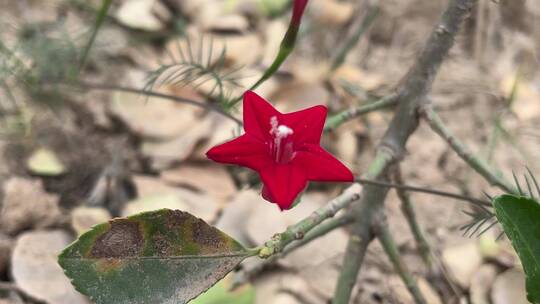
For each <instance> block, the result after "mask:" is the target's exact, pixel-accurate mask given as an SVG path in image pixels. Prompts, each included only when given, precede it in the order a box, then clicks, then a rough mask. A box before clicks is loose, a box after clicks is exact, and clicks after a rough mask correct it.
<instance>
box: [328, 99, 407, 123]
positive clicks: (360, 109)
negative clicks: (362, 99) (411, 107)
mask: <svg viewBox="0 0 540 304" xmlns="http://www.w3.org/2000/svg"><path fill="white" fill-rule="evenodd" d="M397 101H398V99H397V94H390V95H388V96H385V97H383V98H381V99H379V100H376V101H373V102H370V103H368V104H364V105H361V106H357V107H354V108H351V109H348V110H344V111H342V112H340V113H337V114H334V115H332V116H331V117H329V118H328V119H327V120H326V124H325V126H324V131H326V132H327V131H331V130H334V129H335V128H337V127H339V126H340V125H342V124H343V123H345V122H347V121H349V120H351V119H353V118H356V117H358V116H360V115H364V114H367V113H369V112H373V111H377V110H380V109H384V108H389V107H391V106H393V105H396V104H397Z"/></svg>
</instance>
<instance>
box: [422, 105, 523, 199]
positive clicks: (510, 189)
mask: <svg viewBox="0 0 540 304" xmlns="http://www.w3.org/2000/svg"><path fill="white" fill-rule="evenodd" d="M420 113H421V114H422V117H423V118H424V120H425V121H426V122H427V123H428V124H429V126H430V127H431V129H432V130H433V131H435V133H437V134H438V135H439V136H440V137H441V138H442V139H444V141H446V142H447V143H448V145H449V146H450V147H451V148H452V149H453V150H454V151H455V152H456V153H457V154H458V155H459V157H461V159H463V160H464V161H465V162H466V163H467V164H469V166H471V168H473V169H474V170H475V171H476V172H478V173H479V174H480V175H482V176H483V177H484V178H485V179H486V180H487V181H488V182H489V183H490V184H491V185H493V186H497V187H499V188H500V189H502V190H503V191H505V192H507V193H512V194H517V195H519V193H518V191H517V189H516V188H515V187H514V186H512V184H511V183H509V182H508V181H506V180H505V179H504V177H502V176H501V175H498V174H496V173H495V171H494V170H493V169H492V168H491V167H490V166H489V165H488V164H487V163H486V162H485V161H483V160H482V159H480V158H478V157H476V156H475V155H474V154H473V153H472V152H471V150H470V149H469V148H468V147H467V146H465V144H464V143H463V142H462V141H461V140H459V139H458V138H457V137H455V136H454V134H452V132H451V131H450V130H449V129H448V127H446V125H445V124H444V122H443V121H442V119H441V118H440V117H439V115H438V114H437V113H436V112H435V111H434V110H433V108H432V107H431V106H430V105H425V106H423V107H422V108H421V109H420Z"/></svg>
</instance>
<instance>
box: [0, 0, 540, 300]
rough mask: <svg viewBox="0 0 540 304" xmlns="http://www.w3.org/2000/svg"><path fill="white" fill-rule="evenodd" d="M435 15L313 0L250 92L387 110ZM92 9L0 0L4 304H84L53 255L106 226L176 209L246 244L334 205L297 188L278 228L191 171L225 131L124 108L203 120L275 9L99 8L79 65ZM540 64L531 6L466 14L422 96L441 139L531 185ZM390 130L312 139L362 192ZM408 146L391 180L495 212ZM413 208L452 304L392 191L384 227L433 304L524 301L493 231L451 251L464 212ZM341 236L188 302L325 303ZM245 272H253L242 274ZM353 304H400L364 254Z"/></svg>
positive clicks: (539, 10) (476, 233) (403, 292)
mask: <svg viewBox="0 0 540 304" xmlns="http://www.w3.org/2000/svg"><path fill="white" fill-rule="evenodd" d="M446 5H447V1H446V0H445V1H443V0H433V1H421V0H402V1H368V0H365V1H364V0H358V1H352V0H350V1H347V0H311V1H309V4H308V6H307V9H306V15H305V16H304V19H303V21H302V25H301V28H300V33H299V36H298V41H297V44H296V48H295V50H294V52H293V53H292V55H291V56H290V57H289V58H288V59H287V61H286V62H285V63H284V65H283V66H282V67H281V68H280V70H279V72H278V73H276V74H275V75H274V76H273V77H272V78H271V79H270V80H268V81H266V82H265V83H264V84H263V85H262V86H260V87H259V88H258V89H257V90H256V91H257V92H258V93H259V94H260V95H262V96H263V97H265V98H266V99H267V100H269V101H271V102H272V103H273V104H274V105H276V106H277V108H278V109H280V110H281V111H285V112H290V111H294V110H298V109H302V108H306V107H309V106H314V105H319V104H324V105H326V106H327V107H328V108H329V112H330V113H335V112H338V111H340V110H344V109H347V108H349V107H352V106H357V105H361V104H365V103H367V102H370V101H372V100H374V99H376V98H378V97H381V96H385V95H387V94H390V93H392V92H393V89H394V88H395V87H396V85H397V84H398V83H399V81H400V80H401V79H402V77H403V76H404V75H405V74H406V72H407V71H408V69H409V67H410V66H411V64H412V63H413V60H414V59H415V58H416V55H417V54H418V53H419V51H420V50H421V48H422V46H423V44H424V43H425V40H426V38H427V37H428V35H429V33H430V31H431V29H432V26H433V25H434V24H435V22H437V20H438V19H439V17H440V15H441V13H442V11H443V10H444V8H445V7H446ZM101 6H102V1H99V0H91V1H90V0H88V1H84V0H47V1H38V0H19V1H9V0H0V136H1V137H0V303H2V304H8V303H9V304H20V303H51V304H57V303H58V304H64V303H66V304H79V303H89V302H88V300H87V299H85V297H84V296H82V295H80V294H78V293H77V292H76V291H75V290H74V289H73V287H72V286H71V284H70V283H69V280H68V279H67V278H66V277H65V276H64V274H63V272H62V270H61V269H60V267H59V266H58V265H57V264H56V255H57V254H58V252H59V251H60V250H61V249H62V248H64V247H65V246H66V245H67V244H69V243H70V242H71V241H73V240H74V239H75V238H76V236H77V235H78V234H81V233H82V232H84V231H86V230H87V229H88V228H90V227H91V226H93V225H95V224H97V223H101V222H104V221H107V220H108V219H110V218H112V217H114V216H126V215H130V214H134V213H138V212H141V211H146V210H154V209H160V208H171V209H180V210H184V211H188V212H190V213H192V214H194V215H196V216H198V217H200V218H202V219H204V220H205V221H207V222H209V223H211V224H214V225H217V227H219V228H220V229H222V230H223V231H225V232H226V233H228V234H230V235H231V236H233V237H235V238H236V239H237V240H239V241H241V242H242V243H244V244H245V245H248V246H255V245H260V244H262V243H264V242H265V241H266V240H268V239H269V238H270V237H271V236H272V235H273V234H274V233H276V232H280V231H283V230H284V229H285V228H286V227H287V226H288V225H290V224H293V223H296V222H297V221H299V220H300V219H302V218H303V217H305V216H307V215H309V214H310V213H311V212H312V211H313V210H315V209H316V208H318V207H320V206H322V205H323V204H325V203H326V202H328V201H329V200H330V199H332V198H333V197H335V196H337V195H338V194H339V193H340V191H342V190H343V189H344V187H345V186H344V185H332V184H330V185H329V184H317V183H312V184H311V186H310V187H309V188H308V190H307V191H306V193H305V194H304V195H303V197H302V203H301V204H299V205H298V206H297V207H296V208H294V209H292V210H290V211H287V212H280V211H279V209H278V208H277V206H275V205H273V204H270V203H268V202H266V201H264V200H263V199H262V198H261V197H260V194H259V192H260V186H259V184H258V178H257V176H256V174H254V173H252V172H251V171H249V170H247V169H242V168H236V167H228V166H223V165H219V164H215V163H213V162H211V161H209V160H208V159H206V157H205V155H204V153H205V152H206V151H207V150H208V148H209V147H212V146H214V145H216V144H218V143H222V142H224V141H226V140H228V139H231V138H232V137H234V136H236V135H238V134H240V133H241V130H240V129H239V128H238V127H237V125H236V123H235V122H234V121H232V120H230V119H228V118H227V117H225V116H223V115H220V114H219V113H216V112H215V111H209V110H208V108H200V107H194V106H192V105H189V104H185V103H178V102H175V101H173V100H170V99H163V98H158V97H152V96H150V97H148V96H146V97H145V96H144V95H143V94H139V93H140V92H139V93H138V92H137V91H143V90H147V91H148V90H152V91H154V92H160V93H163V94H168V95H173V96H177V97H181V98H187V99H191V100H197V101H201V102H203V103H204V104H207V105H212V106H218V107H219V106H220V105H221V102H222V101H223V100H224V99H227V98H229V99H230V98H231V97H235V96H238V95H240V94H241V93H242V92H243V91H244V90H245V89H246V88H247V87H249V86H250V85H251V84H253V83H254V82H255V81H256V80H257V79H258V78H259V77H260V75H261V74H262V73H263V72H264V70H265V69H266V68H267V67H268V66H269V65H270V64H271V63H272V61H273V59H274V58H275V56H276V54H277V52H278V50H279V45H280V42H281V39H282V37H283V35H284V33H285V31H286V29H287V26H288V23H289V19H290V8H291V3H290V1H287V0H220V1H218V0H115V1H112V5H111V7H110V9H109V10H108V11H107V12H106V16H105V17H104V22H103V24H102V25H101V26H100V28H99V31H98V32H97V36H96V37H95V40H94V41H93V43H92V44H91V48H90V49H89V52H88V55H85V52H86V50H88V48H87V45H88V41H89V40H90V37H91V35H92V32H93V29H94V28H95V24H96V16H98V15H99V13H100V8H101ZM374 8H375V9H378V14H377V15H376V17H375V19H374V22H373V23H371V24H370V26H369V28H367V30H366V32H365V33H364V34H363V35H362V36H361V38H360V40H359V41H358V43H357V44H356V45H354V47H353V48H352V50H350V51H349V52H348V53H347V56H346V58H345V61H344V62H343V63H342V64H340V65H337V67H336V66H333V65H334V63H335V62H336V56H337V50H338V49H339V48H341V47H342V46H343V45H344V44H346V43H347V41H348V39H349V38H348V37H350V36H351V30H352V29H354V28H356V27H357V26H358V24H359V22H362V21H363V20H365V19H366V16H369V14H371V13H372V12H373V10H374ZM539 52H540V6H539V5H538V3H537V2H536V1H534V0H529V1H526V0H499V1H490V0H479V1H478V5H477V6H476V7H475V8H474V10H473V13H472V15H471V16H470V18H469V19H467V20H466V24H465V26H464V27H463V30H462V32H461V34H460V35H459V37H458V39H457V42H456V45H455V47H454V48H453V49H452V51H451V53H450V56H449V58H448V59H447V60H446V61H445V63H444V65H443V67H442V70H441V72H440V73H439V75H438V77H437V80H436V82H435V85H434V87H433V91H432V94H431V95H430V96H431V99H432V102H433V104H434V106H435V108H436V109H437V110H438V112H439V113H440V114H441V116H442V118H443V119H444V121H445V122H446V123H447V125H448V126H449V128H450V129H451V130H452V132H454V134H455V135H456V136H457V137H458V138H460V139H461V140H463V141H464V142H465V143H466V144H467V145H469V146H470V147H471V148H472V149H473V151H474V152H475V153H476V154H477V155H478V156H480V157H482V158H483V159H485V160H486V161H487V162H489V163H490V164H492V165H493V166H494V167H496V168H497V169H498V170H499V171H500V173H501V174H504V175H505V176H507V177H508V176H510V177H511V174H512V171H515V172H516V175H518V176H521V175H522V174H524V173H525V172H526V167H528V168H529V169H530V170H531V171H532V172H533V173H535V174H536V175H537V176H540V69H539V67H540V64H539V63H540V53H539ZM332 67H335V68H334V69H332ZM130 89H133V90H134V92H129V91H130ZM232 114H233V115H234V116H236V117H241V113H240V112H239V111H235V110H233V111H232ZM391 115H392V111H391V109H390V110H381V111H377V112H372V113H369V114H367V115H364V116H362V117H359V118H357V119H355V120H352V121H350V122H347V123H345V124H343V125H341V126H340V127H338V128H336V129H335V130H333V131H331V132H328V133H326V134H325V136H324V137H323V145H324V147H325V148H326V149H328V150H329V151H331V152H333V153H334V154H335V155H336V156H337V157H338V158H339V159H340V160H342V161H343V162H344V163H345V164H347V165H348V166H349V167H350V168H352V169H353V171H354V173H355V174H358V175H360V174H362V173H363V172H364V170H365V169H366V166H367V165H368V164H369V162H370V161H371V159H372V157H373V155H374V149H375V147H376V145H377V143H378V141H379V139H380V138H381V136H382V133H383V132H384V131H385V129H386V127H387V124H388V122H389V121H390V119H391ZM407 148H408V154H407V156H406V158H405V160H404V162H403V163H402V168H401V169H402V172H403V180H404V182H405V183H407V184H411V185H417V186H427V187H429V188H434V189H440V190H445V191H451V192H456V193H462V194H465V195H469V196H474V197H479V198H481V197H483V195H484V194H483V193H484V192H486V193H488V194H490V195H497V194H500V192H499V190H498V189H494V188H490V187H489V185H488V184H487V183H486V182H485V181H484V180H483V179H482V178H481V177H480V176H479V175H478V174H476V173H475V172H474V171H472V170H471V169H470V168H469V167H468V166H467V165H466V164H465V163H464V162H463V161H462V160H461V159H460V158H459V157H457V156H456V155H455V153H454V152H453V151H452V150H451V149H450V148H449V147H448V146H447V145H446V144H445V142H443V141H442V140H441V138H439V137H438V136H437V135H436V134H434V133H433V132H432V131H431V130H430V129H429V128H428V127H426V126H425V125H423V124H422V125H420V127H419V130H418V131H417V132H416V133H415V134H414V135H413V137H412V138H411V139H410V141H409V143H408V147H407ZM411 200H412V202H413V204H414V206H415V207H416V211H417V219H418V221H419V223H420V225H421V226H422V229H424V230H425V232H426V236H427V239H428V241H429V243H430V245H431V246H432V249H433V250H434V252H435V253H436V257H437V258H436V259H435V260H436V262H435V263H434V264H435V265H436V269H438V271H442V272H444V276H446V277H447V278H448V279H449V280H450V281H451V282H452V286H453V289H452V294H448V293H445V292H444V291H441V289H440V288H439V287H438V286H437V284H435V283H434V281H433V280H431V279H430V277H429V273H430V271H429V270H428V269H426V267H425V266H424V264H423V263H422V260H421V258H420V256H419V254H418V250H417V246H416V244H415V243H414V239H413V236H412V234H411V232H410V230H409V228H408V226H407V222H406V220H405V218H404V217H403V215H402V211H401V209H400V201H399V200H398V198H397V196H396V194H395V193H394V192H393V191H392V192H391V194H390V196H389V198H388V200H387V202H386V205H387V208H388V210H389V211H388V212H389V221H390V225H391V229H392V231H393V233H394V235H395V237H396V239H397V242H398V245H399V248H400V250H401V252H402V253H403V257H404V259H405V260H406V263H407V264H408V266H409V267H410V269H411V270H412V271H413V272H414V275H415V276H416V277H417V279H418V280H419V284H420V287H421V289H422V290H423V291H424V294H425V296H426V297H427V298H428V302H429V303H449V300H448V299H449V298H451V297H456V296H457V298H459V299H460V301H461V303H478V304H484V303H495V304H505V303H513V304H514V303H527V301H526V299H525V289H524V282H523V273H522V271H521V268H520V266H519V265H518V264H519V260H518V258H517V256H516V255H515V253H514V252H513V250H512V248H511V246H510V245H509V242H508V240H507V239H506V238H504V237H503V238H502V239H500V240H499V241H496V238H497V237H498V236H499V234H500V231H501V230H500V228H499V227H498V225H495V226H494V227H493V228H491V229H489V230H487V231H486V232H485V233H480V232H483V230H484V227H485V228H487V225H489V224H490V222H486V223H484V224H485V225H482V227H480V228H478V229H476V230H475V229H471V230H468V231H465V233H464V230H463V229H460V227H462V226H464V225H466V224H468V223H470V222H471V221H472V220H474V219H472V218H471V216H470V215H467V214H465V213H464V212H463V211H466V212H468V213H471V212H472V210H471V209H470V207H469V206H468V205H467V204H465V203H462V202H458V201H455V200H452V199H448V198H440V197H433V196H427V195H423V194H412V195H411ZM472 214H474V212H473V213H472ZM348 233H349V232H348V228H347V227H345V228H343V229H338V230H335V231H333V232H332V233H330V234H328V235H326V236H324V237H322V238H321V239H318V240H316V241H314V242H313V243H310V244H309V245H307V246H305V247H304V248H301V249H299V250H297V251H295V252H293V253H292V254H290V255H288V256H287V257H286V258H284V259H282V260H280V261H279V262H278V263H277V264H275V265H273V266H272V267H270V268H269V269H265V270H264V271H262V272H260V273H258V274H257V275H256V276H255V278H254V280H252V282H251V283H246V284H245V285H243V287H242V288H240V289H238V290H237V291H235V292H234V293H232V294H231V295H229V296H231V297H232V300H231V302H225V300H222V301H221V302H219V301H218V302H202V301H201V302H198V303H199V304H200V303H203V304H204V303H207V304H208V303H240V304H244V303H245V304H249V303H257V304H267V303H268V304H270V303H271V304H297V303H298V304H304V303H309V304H318V303H321V304H322V303H328V301H329V299H331V297H332V294H333V290H334V287H335V282H336V279H337V276H338V274H339V271H340V263H341V261H342V256H343V252H344V250H345V246H346V243H347V239H348ZM250 263H251V264H253V263H256V261H250V260H248V261H246V263H245V266H244V267H249V264H250ZM441 269H446V270H441ZM233 277H234V276H231V277H228V278H227V280H228V281H226V282H225V283H223V284H225V287H223V286H222V285H223V284H222V285H220V286H221V287H219V288H226V284H230V282H229V281H232V280H234V278H233ZM227 282H229V283H227ZM246 294H247V296H246ZM195 301H197V300H195ZM354 301H355V302H354V303H412V299H411V297H410V295H409V294H408V292H407V289H406V288H405V286H404V285H403V283H402V282H401V280H400V279H399V277H398V276H397V275H396V274H395V273H394V271H393V268H392V267H391V265H390V263H389V261H388V260H387V258H386V256H385V255H384V253H383V251H382V249H381V247H380V246H379V244H378V243H376V242H375V243H374V244H373V245H372V246H370V248H369V252H368V254H367V257H366V260H365V263H364V266H363V267H362V270H361V274H360V278H359V281H358V284H357V286H356V288H355V293H354Z"/></svg>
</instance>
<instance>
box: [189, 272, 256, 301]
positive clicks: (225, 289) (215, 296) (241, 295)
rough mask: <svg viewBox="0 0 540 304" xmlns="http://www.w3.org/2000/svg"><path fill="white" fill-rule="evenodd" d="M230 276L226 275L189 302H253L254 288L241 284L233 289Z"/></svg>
mask: <svg viewBox="0 0 540 304" xmlns="http://www.w3.org/2000/svg"><path fill="white" fill-rule="evenodd" d="M231 286H232V277H231V276H227V277H225V278H224V279H223V280H221V281H219V283H217V284H216V285H214V286H213V287H212V288H210V289H208V290H207V291H206V292H205V293H203V294H201V295H200V296H198V297H197V298H196V299H194V300H193V301H191V302H189V304H253V303H255V288H253V286H252V285H251V284H245V285H242V286H240V287H238V288H236V289H234V290H232V291H231V290H230V289H231Z"/></svg>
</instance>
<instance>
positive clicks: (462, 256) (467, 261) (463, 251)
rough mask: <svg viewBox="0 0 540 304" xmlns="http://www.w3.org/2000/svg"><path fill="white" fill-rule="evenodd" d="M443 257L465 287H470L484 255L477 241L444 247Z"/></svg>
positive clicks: (455, 276)
mask: <svg viewBox="0 0 540 304" xmlns="http://www.w3.org/2000/svg"><path fill="white" fill-rule="evenodd" d="M442 259H443V262H444V264H445V265H446V266H448V269H449V270H450V272H451V273H452V275H453V277H454V278H455V279H456V280H457V282H458V283H459V284H460V285H461V287H463V288H468V287H469V284H470V282H471V279H472V277H473V275H474V274H475V273H476V271H477V270H478V268H479V267H480V265H481V263H482V255H481V253H480V249H479V248H478V245H477V243H476V241H469V242H466V243H462V244H458V245H455V246H452V247H447V248H444V249H443V251H442Z"/></svg>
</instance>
